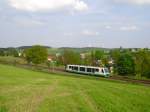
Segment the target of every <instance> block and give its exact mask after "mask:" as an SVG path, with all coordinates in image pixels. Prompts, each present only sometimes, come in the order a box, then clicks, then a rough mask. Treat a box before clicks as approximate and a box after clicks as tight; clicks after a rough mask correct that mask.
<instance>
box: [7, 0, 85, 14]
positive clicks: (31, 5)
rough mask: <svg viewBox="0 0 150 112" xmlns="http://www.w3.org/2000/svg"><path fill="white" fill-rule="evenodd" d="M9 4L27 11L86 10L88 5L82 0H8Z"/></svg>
mask: <svg viewBox="0 0 150 112" xmlns="http://www.w3.org/2000/svg"><path fill="white" fill-rule="evenodd" d="M8 1H9V5H10V6H12V7H14V8H16V9H19V10H25V11H31V12H36V11H57V10H62V9H67V10H73V11H85V10H87V9H88V5H87V4H86V3H85V2H84V1H82V0H8Z"/></svg>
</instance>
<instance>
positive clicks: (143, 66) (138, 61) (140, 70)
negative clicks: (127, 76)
mask: <svg viewBox="0 0 150 112" xmlns="http://www.w3.org/2000/svg"><path fill="white" fill-rule="evenodd" d="M149 56H150V52H149V51H148V50H140V51H139V52H137V53H135V54H134V63H135V73H136V77H137V78H141V77H142V76H145V77H148V78H150V69H149V67H150V57H149Z"/></svg>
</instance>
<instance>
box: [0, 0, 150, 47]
mask: <svg viewBox="0 0 150 112" xmlns="http://www.w3.org/2000/svg"><path fill="white" fill-rule="evenodd" d="M37 44H38V45H39V44H40V45H47V46H51V47H105V48H116V47H120V46H122V47H125V48H133V47H138V48H139V47H142V48H144V47H150V0H0V47H18V46H28V45H37Z"/></svg>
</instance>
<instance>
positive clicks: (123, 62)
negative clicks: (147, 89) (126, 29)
mask: <svg viewBox="0 0 150 112" xmlns="http://www.w3.org/2000/svg"><path fill="white" fill-rule="evenodd" d="M134 70H135V65H134V60H133V57H132V56H131V55H130V54H127V53H125V54H122V55H121V56H120V57H119V59H118V62H117V72H118V74H119V75H124V76H125V75H129V74H130V75H131V74H132V75H133V74H134Z"/></svg>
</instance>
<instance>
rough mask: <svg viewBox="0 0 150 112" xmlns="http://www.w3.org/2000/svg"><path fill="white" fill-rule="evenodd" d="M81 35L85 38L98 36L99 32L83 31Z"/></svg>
mask: <svg viewBox="0 0 150 112" xmlns="http://www.w3.org/2000/svg"><path fill="white" fill-rule="evenodd" d="M82 35H85V36H99V32H97V31H91V30H83V31H82Z"/></svg>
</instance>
